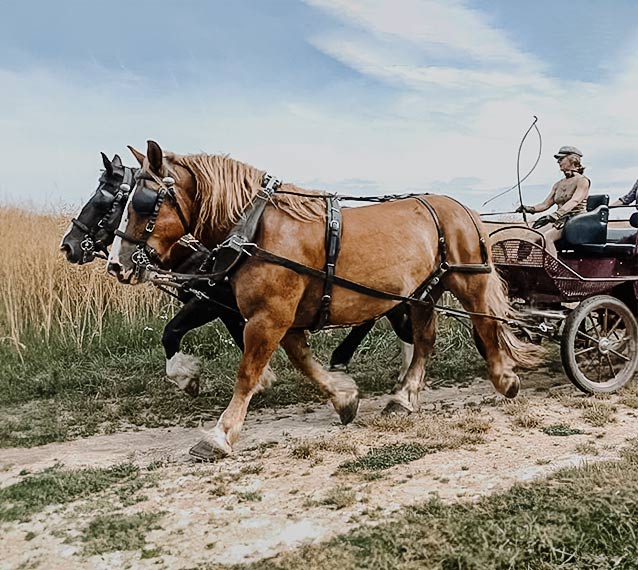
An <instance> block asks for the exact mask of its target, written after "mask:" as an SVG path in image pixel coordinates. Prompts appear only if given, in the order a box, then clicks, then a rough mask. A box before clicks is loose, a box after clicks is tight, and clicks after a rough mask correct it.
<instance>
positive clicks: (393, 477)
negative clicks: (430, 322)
mask: <svg viewBox="0 0 638 570" xmlns="http://www.w3.org/2000/svg"><path fill="white" fill-rule="evenodd" d="M557 382H560V383H561V384H560V385H557ZM564 382H565V380H564V379H562V378H560V379H552V378H551V377H550V375H549V374H548V373H546V372H538V373H535V374H532V375H529V376H528V377H527V378H526V379H525V382H524V386H525V389H524V390H523V391H522V394H521V396H522V397H519V401H518V402H517V403H516V402H515V403H513V404H504V402H503V401H502V400H501V399H500V398H499V397H496V396H495V393H494V390H493V389H492V387H491V385H490V384H489V383H487V382H486V381H483V380H478V381H476V382H474V383H473V384H472V385H470V386H469V387H466V388H442V389H438V390H431V391H426V392H425V393H424V395H423V409H422V411H421V413H419V414H416V415H413V416H411V417H410V418H409V419H408V420H405V419H390V420H387V419H379V418H380V414H379V412H380V411H381V409H382V408H383V406H384V404H385V402H386V398H369V399H366V400H364V401H362V405H361V409H360V412H359V416H358V418H357V420H356V422H355V423H354V424H353V425H350V426H348V427H345V428H344V427H342V426H340V425H339V424H338V419H337V416H336V414H335V413H334V411H333V410H332V409H331V408H330V407H329V406H328V405H325V406H320V407H318V408H316V409H309V408H308V407H307V406H295V407H290V408H286V409H283V410H279V411H277V412H261V413H252V414H251V415H250V416H249V419H248V421H247V423H246V426H245V429H244V434H243V438H242V440H241V444H240V445H239V447H238V449H237V453H236V454H235V456H234V457H232V458H228V459H225V460H223V461H220V462H218V463H215V464H198V463H194V462H193V461H191V460H190V459H189V458H188V455H187V450H188V448H189V446H190V445H192V444H193V443H194V442H195V441H197V439H198V437H199V435H198V430H193V429H183V428H172V429H153V430H142V431H138V432H127V433H118V434H113V435H108V436H99V437H91V438H86V439H82V440H77V441H72V442H67V443H61V444H50V445H46V446H42V447H39V448H33V449H3V450H1V451H0V487H6V486H7V485H10V484H12V483H14V482H16V481H18V480H20V479H22V478H23V476H24V475H20V472H21V471H22V470H23V469H28V470H29V471H30V472H31V473H35V472H37V471H40V470H42V469H44V468H46V467H49V466H52V465H54V464H56V463H62V464H63V465H64V467H65V468H79V467H87V466H92V467H95V466H108V465H113V464H117V463H122V462H133V463H135V464H137V465H139V466H140V467H143V468H144V472H146V468H147V467H148V466H149V464H151V463H154V465H155V466H158V465H159V467H158V468H157V469H155V470H154V471H152V472H151V473H152V474H153V476H154V477H155V479H156V480H155V482H153V483H149V484H148V485H147V486H146V487H145V488H143V489H142V490H141V491H140V493H142V494H143V496H142V497H141V498H140V500H138V501H137V502H134V504H130V505H128V506H127V505H126V504H124V505H123V504H121V502H120V500H119V499H117V500H115V499H114V498H113V497H112V496H110V495H108V493H106V494H104V496H97V497H92V498H90V499H88V500H82V501H77V502H75V503H72V504H70V505H65V506H57V507H55V506H54V507H50V508H48V509H47V510H46V511H44V512H42V513H40V514H38V515H35V516H34V517H33V519H32V520H31V521H29V522H26V523H12V524H8V523H4V524H3V525H2V537H1V538H0V551H2V552H3V556H2V561H1V562H0V567H2V568H12V569H13V568H20V567H21V568H43V569H44V568H46V569H56V568H60V569H64V570H70V569H73V568H116V567H117V568H119V567H131V568H171V569H173V568H193V567H197V565H200V564H204V563H206V562H219V563H232V562H241V561H245V560H256V559H260V558H264V557H268V556H272V555H274V554H276V553H278V552H281V551H283V550H286V549H291V548H295V547H298V546H299V545H301V544H304V543H308V542H313V541H318V540H324V539H326V538H328V537H330V536H333V535H335V534H339V533H343V532H346V531H348V530H349V529H351V528H354V527H356V526H358V525H360V524H376V523H378V522H383V521H387V520H389V519H390V518H391V517H392V516H393V515H392V513H393V512H394V511H396V510H398V509H400V508H402V507H404V506H406V505H410V504H414V503H417V502H421V501H424V500H426V499H427V498H428V496H430V495H431V494H434V493H436V494H438V495H439V496H440V497H441V498H443V499H444V500H446V501H456V500H471V499H474V498H477V497H480V496H481V495H484V494H488V493H493V492H495V491H498V490H502V489H506V488H508V487H510V486H511V485H513V484H514V483H516V482H520V481H527V480H530V479H533V478H535V477H539V476H543V475H546V474H547V473H549V472H551V471H554V470H556V469H558V468H561V467H565V466H569V465H578V464H580V463H581V462H582V461H598V460H605V459H613V458H616V457H617V456H618V451H619V450H620V449H621V448H622V447H623V446H624V445H625V444H626V440H627V439H628V438H631V437H635V434H636V429H635V426H636V409H635V408H634V406H635V405H636V404H637V403H636V400H637V399H638V398H637V396H636V394H635V392H632V393H630V394H629V395H627V394H625V395H624V396H616V395H614V396H611V397H609V398H605V399H598V398H597V399H591V398H585V397H583V396H582V395H580V394H578V393H577V392H576V390H575V389H573V388H572V387H571V386H570V385H567V384H564ZM556 424H562V425H563V426H569V427H570V428H576V429H579V430H581V432H582V433H578V434H574V435H570V436H569V437H564V436H563V437H561V436H558V435H548V434H546V433H544V432H543V431H541V430H542V428H547V427H549V426H554V425H556ZM558 432H559V433H560V432H561V430H560V429H558ZM415 442H416V443H423V444H424V445H426V446H429V447H428V450H429V452H428V454H426V455H425V456H423V457H422V458H420V459H417V460H414V461H411V462H408V463H400V464H397V465H395V466H392V467H389V468H387V469H383V470H377V471H370V470H367V471H366V470H363V471H361V470H358V468H357V464H354V465H352V466H351V468H350V471H352V472H349V471H348V470H346V469H343V467H342V468H340V466H343V464H344V463H345V462H347V461H353V460H355V459H356V458H361V457H363V456H365V454H366V453H367V452H369V451H370V450H373V449H377V450H378V449H379V448H381V447H382V446H385V445H401V444H414V443H415ZM393 449H395V450H396V449H400V448H393ZM389 456H392V453H390V455H389ZM399 456H400V453H398V452H397V457H399ZM112 512H118V513H124V514H133V513H144V512H146V513H150V512H161V513H162V514H161V518H160V520H159V523H158V528H157V529H155V530H149V531H148V532H147V533H146V546H145V547H144V548H145V549H146V551H147V552H146V554H145V555H149V554H148V553H149V552H151V557H150V558H148V559H142V558H141V556H142V553H141V551H140V549H137V550H129V551H117V552H107V553H105V554H101V555H93V556H87V555H85V554H83V552H82V548H83V545H82V542H81V541H80V538H79V537H80V536H81V534H82V532H83V529H85V528H86V527H87V525H88V524H89V522H90V521H91V520H92V519H93V518H94V517H95V516H96V514H108V513H112ZM153 549H156V552H155V553H154V554H153V553H152V551H153ZM21 565H22V566H21Z"/></svg>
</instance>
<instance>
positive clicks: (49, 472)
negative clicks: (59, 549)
mask: <svg viewBox="0 0 638 570" xmlns="http://www.w3.org/2000/svg"><path fill="white" fill-rule="evenodd" d="M138 476H139V469H138V468H137V467H135V466H134V465H132V464H129V463H125V464H122V465H116V466H114V467H108V468H105V469H76V470H69V471H64V470H62V469H60V468H59V467H57V466H56V467H51V468H49V469H45V470H44V471H42V472H41V473H37V474H35V475H31V476H29V477H26V478H25V479H23V480H22V481H20V482H18V483H14V484H13V485H10V486H8V487H5V488H4V489H0V520H1V521H15V520H20V521H23V520H28V519H29V518H30V517H31V516H32V515H34V514H35V513H38V512H40V511H42V510H43V509H44V508H46V507H47V506H49V505H61V504H65V503H70V502H72V501H76V500H78V499H81V498H84V497H89V496H90V495H92V494H94V493H99V492H101V491H103V490H105V489H107V488H109V487H112V486H114V485H117V484H122V483H130V482H132V481H134V480H135V479H137V477H138Z"/></svg>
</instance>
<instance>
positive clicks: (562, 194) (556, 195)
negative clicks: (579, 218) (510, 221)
mask: <svg viewBox="0 0 638 570" xmlns="http://www.w3.org/2000/svg"><path fill="white" fill-rule="evenodd" d="M582 156H583V153H582V152H581V151H580V150H579V149H577V148H576V147H575V146H562V147H561V148H560V149H559V151H558V153H556V154H555V155H554V158H555V159H556V160H557V161H558V167H559V168H560V169H561V171H562V172H563V174H564V178H562V179H561V180H559V181H558V182H556V183H555V184H554V186H552V190H551V192H550V193H549V195H548V196H547V197H546V198H545V200H543V201H542V202H540V203H539V204H535V205H534V206H524V205H522V206H520V207H519V208H518V209H517V210H516V211H517V212H523V211H524V212H527V213H529V214H537V213H539V212H544V211H546V210H549V209H550V208H551V207H552V206H553V205H554V204H555V205H556V206H558V209H557V210H556V211H555V212H552V213H551V214H549V215H546V216H542V217H541V218H539V219H538V220H536V221H535V222H534V226H533V227H534V229H538V230H539V231H540V232H541V233H542V234H543V235H544V236H545V242H546V243H545V247H546V249H547V251H548V252H549V253H550V254H552V255H553V256H554V257H556V245H555V242H556V241H557V240H559V239H560V237H561V235H562V232H563V226H564V225H565V222H566V221H567V220H568V219H569V218H571V217H573V216H575V215H576V214H580V213H582V212H584V211H585V209H586V204H587V195H588V194H589V187H590V186H591V181H590V180H589V178H587V177H586V176H583V172H584V171H585V167H584V166H583V165H582V164H581V161H580V160H581V158H582Z"/></svg>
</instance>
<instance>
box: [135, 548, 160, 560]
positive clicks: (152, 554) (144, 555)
mask: <svg viewBox="0 0 638 570" xmlns="http://www.w3.org/2000/svg"><path fill="white" fill-rule="evenodd" d="M161 554H162V549H161V548H149V549H145V548H142V552H141V554H140V559H142V560H146V559H148V558H157V557H158V556H161Z"/></svg>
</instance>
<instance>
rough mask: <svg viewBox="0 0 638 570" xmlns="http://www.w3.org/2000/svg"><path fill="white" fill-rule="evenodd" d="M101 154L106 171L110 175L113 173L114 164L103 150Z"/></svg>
mask: <svg viewBox="0 0 638 570" xmlns="http://www.w3.org/2000/svg"><path fill="white" fill-rule="evenodd" d="M100 154H101V155H102V163H103V164H104V168H105V169H106V173H107V174H108V175H109V176H110V175H111V174H113V165H112V164H111V161H110V160H109V157H108V156H106V155H105V154H104V153H103V152H101V153H100Z"/></svg>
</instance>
